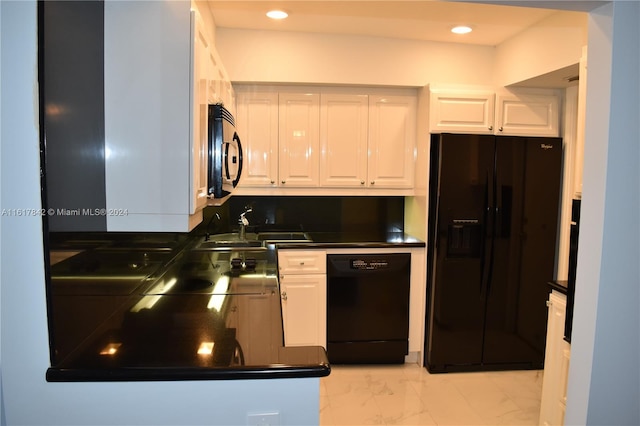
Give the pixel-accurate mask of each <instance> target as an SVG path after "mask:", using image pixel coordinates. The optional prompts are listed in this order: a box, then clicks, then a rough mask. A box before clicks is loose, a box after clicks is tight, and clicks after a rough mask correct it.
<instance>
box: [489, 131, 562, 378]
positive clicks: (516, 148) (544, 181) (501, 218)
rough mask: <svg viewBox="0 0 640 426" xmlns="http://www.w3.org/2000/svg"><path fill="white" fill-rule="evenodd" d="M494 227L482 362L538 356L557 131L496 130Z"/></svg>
mask: <svg viewBox="0 0 640 426" xmlns="http://www.w3.org/2000/svg"><path fill="white" fill-rule="evenodd" d="M496 147H497V148H496V153H497V154H496V176H495V181H496V227H495V239H494V256H493V267H492V272H493V273H492V277H491V280H490V282H489V285H488V295H487V313H486V325H485V341H484V353H483V363H484V364H525V365H526V364H528V366H529V367H531V368H541V367H542V365H543V360H544V346H545V331H546V318H547V309H546V305H545V301H546V300H547V297H548V286H547V282H549V281H551V280H552V279H553V278H554V266H555V252H556V233H557V226H558V202H559V196H560V174H561V169H562V141H561V139H559V138H521V137H497V138H496Z"/></svg>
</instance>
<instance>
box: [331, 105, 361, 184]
mask: <svg viewBox="0 0 640 426" xmlns="http://www.w3.org/2000/svg"><path fill="white" fill-rule="evenodd" d="M368 117H369V99H368V96H367V95H346V94H324V93H323V94H322V97H321V101H320V151H321V154H320V185H321V186H338V187H358V186H364V185H365V184H366V179H367V145H368V141H367V139H368V138H367V136H368Z"/></svg>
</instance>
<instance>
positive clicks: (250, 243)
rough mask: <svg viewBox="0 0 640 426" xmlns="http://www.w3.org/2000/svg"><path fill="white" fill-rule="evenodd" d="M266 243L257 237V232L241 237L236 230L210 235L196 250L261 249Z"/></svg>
mask: <svg viewBox="0 0 640 426" xmlns="http://www.w3.org/2000/svg"><path fill="white" fill-rule="evenodd" d="M263 247H264V243H263V242H262V241H260V240H258V239H257V238H256V234H246V235H245V238H240V235H239V234H238V233H236V232H230V233H225V234H215V235H210V236H209V239H208V240H205V239H202V240H201V241H200V242H199V243H198V244H197V245H196V246H195V250H216V249H229V248H241V249H261V248H263Z"/></svg>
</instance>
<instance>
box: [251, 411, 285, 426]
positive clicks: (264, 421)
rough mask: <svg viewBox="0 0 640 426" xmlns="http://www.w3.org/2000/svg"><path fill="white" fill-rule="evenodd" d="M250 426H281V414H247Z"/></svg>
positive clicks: (275, 412)
mask: <svg viewBox="0 0 640 426" xmlns="http://www.w3.org/2000/svg"><path fill="white" fill-rule="evenodd" d="M247 425H248V426H279V425H280V413H279V412H277V411H274V412H271V413H252V414H247Z"/></svg>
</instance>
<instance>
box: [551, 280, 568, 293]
mask: <svg viewBox="0 0 640 426" xmlns="http://www.w3.org/2000/svg"><path fill="white" fill-rule="evenodd" d="M547 284H549V287H551V289H552V290H556V291H559V292H560V293H562V294H564V295H566V294H567V281H565V280H555V281H549V282H548V283H547Z"/></svg>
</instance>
